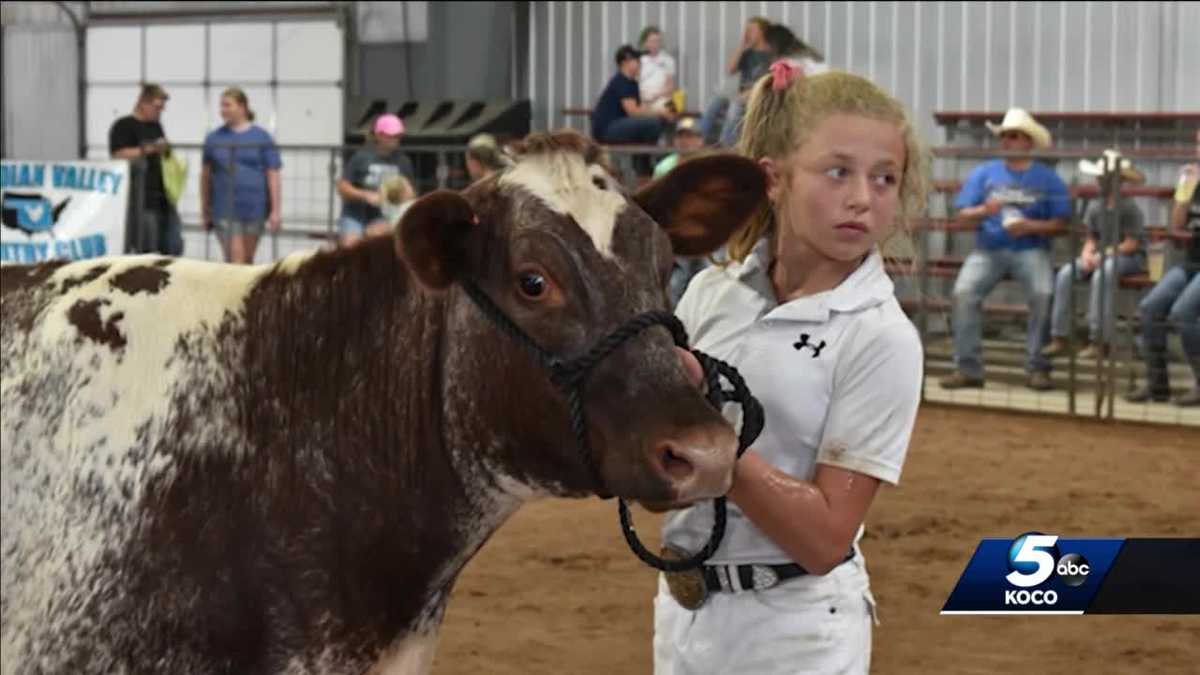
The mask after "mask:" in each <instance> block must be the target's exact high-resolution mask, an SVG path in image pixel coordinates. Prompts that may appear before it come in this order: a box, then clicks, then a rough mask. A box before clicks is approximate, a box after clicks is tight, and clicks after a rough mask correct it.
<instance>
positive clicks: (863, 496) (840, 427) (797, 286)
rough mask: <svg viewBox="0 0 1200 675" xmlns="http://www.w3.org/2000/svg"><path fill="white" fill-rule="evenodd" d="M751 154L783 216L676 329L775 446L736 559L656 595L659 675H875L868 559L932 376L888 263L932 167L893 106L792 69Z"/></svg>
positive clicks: (763, 464) (742, 464)
mask: <svg viewBox="0 0 1200 675" xmlns="http://www.w3.org/2000/svg"><path fill="white" fill-rule="evenodd" d="M739 148H740V151H741V152H742V153H744V154H746V155H747V156H750V157H753V158H755V159H757V160H758V161H759V163H760V165H761V166H762V167H763V169H764V171H765V172H766V173H767V176H768V180H769V182H768V186H769V189H768V199H767V200H766V201H765V202H764V203H763V205H762V208H761V210H760V211H759V213H758V215H757V217H755V218H753V219H752V220H751V221H750V222H749V223H747V224H746V225H745V226H744V227H743V229H742V230H741V231H739V232H738V233H737V234H736V235H735V237H734V238H733V239H732V240H731V241H730V243H729V247H728V248H729V254H730V258H731V262H730V263H729V264H727V265H724V266H718V267H711V268H709V269H707V270H705V271H703V272H701V273H700V274H699V275H697V277H696V278H695V279H694V280H693V281H692V284H691V286H690V287H689V288H688V290H687V292H686V293H685V294H684V296H683V298H682V300H681V301H680V305H679V307H678V308H677V310H676V312H677V313H678V315H679V317H680V319H681V320H682V321H683V322H684V324H685V325H686V327H687V329H688V333H689V335H690V336H691V338H692V341H693V343H694V344H695V346H696V347H698V348H699V349H701V350H703V351H705V352H708V353H709V354H712V355H713V356H716V357H718V358H720V359H724V360H726V361H728V362H730V363H732V364H733V365H734V366H736V367H737V368H738V370H739V371H741V373H742V374H743V376H745V378H746V381H747V383H748V384H749V385H750V387H751V389H752V390H753V391H754V393H755V395H756V396H757V397H758V398H759V400H760V401H761V402H762V404H763V406H764V408H765V410H766V427H765V428H764V430H763V432H762V434H761V436H760V437H759V438H758V440H757V442H756V443H755V445H754V446H753V447H752V448H751V449H750V450H748V451H747V453H746V454H745V456H743V457H742V459H741V460H740V461H739V462H738V466H737V471H736V474H735V478H734V482H733V486H732V488H731V489H730V491H729V493H728V497H729V509H730V515H729V526H728V530H727V531H726V534H725V538H724V540H723V543H722V545H721V547H720V548H719V549H718V550H717V552H716V554H715V555H714V556H713V558H712V559H711V560H710V561H709V564H708V565H706V567H705V568H704V570H703V572H702V573H693V574H692V575H691V577H690V578H689V575H688V574H687V573H683V574H676V575H664V577H663V578H662V579H661V580H660V584H659V593H658V595H657V597H656V599H655V636H654V657H655V672H656V673H660V674H664V675H666V674H670V675H674V674H679V673H795V672H805V673H810V672H811V673H834V672H836V673H865V672H867V671H868V669H869V666H870V658H871V629H872V622H873V619H874V613H875V611H874V606H875V603H874V599H873V598H872V595H871V591H870V586H869V582H868V577H867V569H866V564H865V561H864V559H863V554H862V551H861V549H860V548H859V546H858V541H859V539H860V538H861V536H862V531H863V527H862V524H863V521H864V519H865V518H866V515H867V511H868V509H869V508H870V506H871V503H872V501H873V500H874V498H875V495H876V493H877V492H878V489H879V485H880V484H881V483H888V484H893V485H894V484H896V483H897V482H898V481H899V478H900V471H901V467H902V466H903V463H904V458H905V455H906V452H907V449H908V442H909V437H910V435H911V433H912V428H913V424H914V421H915V417H916V412H917V404H918V401H919V399H920V386H921V376H922V349H921V342H920V339H919V336H918V334H917V331H916V329H915V328H914V327H913V325H912V323H911V322H910V321H909V320H908V318H907V317H906V316H905V315H904V313H903V312H902V311H901V309H900V306H899V304H898V303H897V301H896V299H895V296H894V292H893V285H892V281H891V280H890V279H889V278H888V276H887V275H886V273H885V272H884V265H883V256H882V253H881V250H880V249H881V245H882V244H883V243H884V241H885V240H886V239H887V238H889V237H891V236H893V235H895V234H904V233H906V232H907V228H908V226H909V224H910V223H911V222H912V221H913V219H914V218H915V217H916V216H917V215H918V214H919V213H920V212H921V211H922V210H923V204H924V198H925V193H926V189H927V184H928V178H927V175H926V169H925V166H926V161H925V159H924V154H923V151H922V150H921V147H920V145H919V144H918V141H917V137H916V133H915V131H914V129H913V127H912V124H911V122H910V121H909V119H908V116H907V115H906V113H905V111H904V109H903V107H902V106H901V104H900V103H899V102H897V101H896V100H895V99H894V98H892V97H891V96H889V95H888V94H886V93H885V92H883V91H882V90H881V89H879V88H878V87H877V86H875V85H874V84H872V83H871V82H869V81H867V80H865V79H863V78H861V77H858V76H856V75H851V74H848V73H842V72H828V73H825V74H821V75H814V76H811V77H805V76H804V74H803V72H802V71H801V69H800V68H798V67H797V66H796V65H795V64H793V63H789V62H787V61H780V62H776V63H775V64H774V65H772V66H771V69H770V73H769V74H768V75H766V76H764V77H763V78H761V79H760V80H759V81H758V82H757V83H756V85H755V87H754V89H753V93H752V96H751V99H750V103H749V107H748V109H747V112H746V118H745V125H744V128H743V131H742V134H741V138H740V142H739ZM711 514H712V509H711V508H710V507H709V506H708V505H707V504H703V505H698V506H694V507H690V508H687V509H683V510H680V511H675V512H672V513H671V514H669V515H668V517H667V519H666V520H665V523H664V526H663V541H664V543H665V547H666V548H667V549H668V551H674V552H675V553H676V554H679V555H683V554H689V553H691V552H694V551H696V550H698V549H699V548H701V547H702V546H703V544H704V542H705V541H707V537H708V535H709V533H710V531H711V525H712V515H711ZM697 584H699V586H697ZM697 588H701V589H702V590H700V591H699V592H697V590H696V589H697Z"/></svg>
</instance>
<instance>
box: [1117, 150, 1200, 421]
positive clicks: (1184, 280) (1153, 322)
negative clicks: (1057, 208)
mask: <svg viewBox="0 0 1200 675" xmlns="http://www.w3.org/2000/svg"><path fill="white" fill-rule="evenodd" d="M1196 155H1197V156H1198V157H1200V131H1197V132H1196ZM1197 182H1200V164H1189V165H1188V166H1186V167H1184V169H1183V172H1182V173H1181V175H1180V176H1179V187H1178V189H1176V190H1175V203H1174V205H1173V207H1172V208H1171V231H1172V232H1173V233H1175V234H1178V235H1183V234H1185V233H1188V232H1190V233H1191V240H1190V242H1189V244H1188V250H1187V258H1185V259H1184V261H1183V262H1182V263H1180V264H1178V265H1176V266H1174V267H1172V268H1171V269H1170V270H1167V273H1166V274H1164V275H1163V278H1162V279H1161V280H1159V282H1158V283H1157V284H1155V285H1154V288H1152V289H1150V292H1149V293H1147V294H1146V297H1144V298H1142V302H1141V303H1140V304H1139V305H1138V317H1139V319H1140V320H1141V323H1142V333H1141V336H1140V339H1139V342H1140V347H1141V351H1142V357H1143V358H1144V359H1146V384H1145V385H1144V386H1142V387H1140V388H1138V389H1137V390H1135V391H1133V392H1131V393H1130V394H1129V395H1128V396H1127V397H1126V399H1127V400H1129V401H1132V402H1134V403H1140V402H1142V401H1149V400H1151V399H1153V400H1155V401H1166V400H1167V399H1168V398H1170V395H1171V386H1170V382H1169V380H1168V377H1167V327H1168V326H1174V327H1175V330H1177V331H1178V332H1179V341H1180V342H1181V343H1182V345H1183V355H1184V357H1185V358H1186V359H1187V362H1188V365H1189V366H1191V369H1192V376H1193V378H1194V379H1193V381H1192V388H1191V389H1190V390H1188V391H1187V392H1185V393H1183V394H1181V395H1179V396H1178V397H1176V399H1175V405H1179V406H1195V405H1200V189H1197V188H1196V184H1197Z"/></svg>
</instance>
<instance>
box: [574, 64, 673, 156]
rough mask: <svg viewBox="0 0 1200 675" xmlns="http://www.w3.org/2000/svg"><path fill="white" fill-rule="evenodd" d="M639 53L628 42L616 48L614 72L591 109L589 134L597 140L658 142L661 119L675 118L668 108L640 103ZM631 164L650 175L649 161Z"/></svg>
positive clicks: (660, 133) (605, 141)
mask: <svg viewBox="0 0 1200 675" xmlns="http://www.w3.org/2000/svg"><path fill="white" fill-rule="evenodd" d="M641 57H642V53H641V52H639V51H638V50H636V49H634V48H633V47H631V46H629V45H621V47H620V48H619V49H617V55H616V61H617V73H616V74H615V75H613V77H612V79H611V80H609V81H608V85H607V86H605V87H604V91H603V92H601V94H600V99H599V100H598V101H596V106H595V107H594V108H593V109H592V137H593V138H595V139H596V140H597V141H600V142H601V143H643V144H647V145H653V144H655V143H658V137H659V136H661V135H662V132H663V124H664V122H668V121H671V120H673V119H675V114H674V113H672V112H671V111H669V110H653V109H651V108H650V107H649V106H643V105H642V97H641V94H640V93H639V91H638V74H639V73H640V72H641V68H642V62H641ZM634 167H635V168H636V169H637V171H638V174H639V175H642V176H649V175H650V161H649V158H647V157H644V156H640V155H639V156H636V157H634Z"/></svg>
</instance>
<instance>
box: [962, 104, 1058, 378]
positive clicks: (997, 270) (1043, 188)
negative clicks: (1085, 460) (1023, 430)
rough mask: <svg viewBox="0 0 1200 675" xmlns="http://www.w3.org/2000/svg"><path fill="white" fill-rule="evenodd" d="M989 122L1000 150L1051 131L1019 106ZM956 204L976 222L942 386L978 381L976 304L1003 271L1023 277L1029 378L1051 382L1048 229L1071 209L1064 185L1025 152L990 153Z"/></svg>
mask: <svg viewBox="0 0 1200 675" xmlns="http://www.w3.org/2000/svg"><path fill="white" fill-rule="evenodd" d="M988 126H989V128H991V130H992V133H994V134H996V135H997V136H999V137H1000V149H1001V150H1004V151H1007V152H1029V151H1030V150H1031V149H1033V148H1035V147H1036V148H1039V149H1042V148H1048V147H1050V141H1051V139H1050V132H1049V131H1047V130H1046V128H1045V127H1043V126H1042V125H1041V124H1038V123H1037V121H1036V120H1034V119H1033V116H1031V115H1030V114H1029V113H1027V112H1025V111H1024V110H1021V109H1020V108H1013V109H1011V110H1009V111H1008V113H1007V114H1006V115H1005V116H1004V121H1003V122H1002V123H1001V124H1000V125H992V124H990V123H989V125H988ZM954 206H955V208H957V209H959V211H958V214H957V217H958V219H959V220H960V221H966V222H970V223H975V224H977V226H978V228H979V233H978V235H977V236H976V238H975V250H974V251H972V252H971V253H970V255H968V256H967V259H966V261H964V262H963V266H962V269H961V270H960V271H959V273H958V278H957V279H956V280H955V282H954V367H955V372H954V373H953V374H951V375H950V376H948V377H946V378H943V379H942V381H941V385H942V387H944V388H946V389H960V388H964V387H975V388H979V387H982V386H983V358H982V347H981V343H982V335H981V331H982V318H981V316H980V305H982V304H983V299H984V297H986V296H987V294H988V293H990V292H991V291H992V289H993V288H995V287H996V284H998V283H1000V280H1001V279H1003V278H1004V277H1005V276H1006V275H1007V276H1011V277H1012V278H1013V279H1014V280H1016V281H1017V282H1018V283H1020V284H1021V286H1022V288H1023V289H1024V291H1025V294H1026V297H1027V302H1028V303H1029V323H1028V325H1027V335H1026V337H1025V353H1026V362H1025V368H1026V370H1027V371H1028V372H1029V380H1028V385H1029V387H1030V388H1031V389H1035V390H1046V389H1050V388H1052V386H1053V385H1052V384H1051V382H1050V375H1049V371H1050V362H1049V360H1048V359H1047V358H1046V357H1045V356H1043V355H1042V353H1041V348H1042V340H1043V335H1044V333H1045V332H1046V322H1047V320H1048V319H1049V309H1050V300H1051V297H1052V295H1053V290H1054V283H1053V279H1054V277H1053V273H1052V270H1051V264H1050V251H1049V240H1048V239H1047V236H1050V235H1054V234H1057V233H1059V232H1061V231H1063V228H1065V227H1066V222H1067V219H1068V218H1070V216H1071V198H1070V195H1069V194H1068V192H1067V186H1066V184H1065V183H1063V181H1062V179H1061V178H1059V177H1058V174H1056V173H1055V172H1054V170H1053V169H1051V168H1049V167H1047V166H1045V165H1042V164H1038V163H1036V162H1034V161H1033V160H1032V158H1030V157H1009V158H1006V159H994V160H992V161H990V162H986V163H984V164H982V165H980V166H978V167H976V168H975V170H974V171H972V172H971V175H970V176H969V177H968V178H967V180H966V182H965V183H963V186H962V190H961V191H960V192H959V194H958V197H957V198H956V199H955V200H954Z"/></svg>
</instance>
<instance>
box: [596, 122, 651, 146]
mask: <svg viewBox="0 0 1200 675" xmlns="http://www.w3.org/2000/svg"><path fill="white" fill-rule="evenodd" d="M662 132H663V123H662V120H661V119H659V118H657V117H622V118H620V119H617V120H613V121H612V122H609V123H608V126H607V127H605V128H604V132H603V133H601V135H600V136H601V137H600V140H601V141H603V142H605V143H646V144H648V145H652V144H654V143H657V142H658V137H659V136H662Z"/></svg>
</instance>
